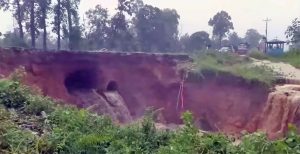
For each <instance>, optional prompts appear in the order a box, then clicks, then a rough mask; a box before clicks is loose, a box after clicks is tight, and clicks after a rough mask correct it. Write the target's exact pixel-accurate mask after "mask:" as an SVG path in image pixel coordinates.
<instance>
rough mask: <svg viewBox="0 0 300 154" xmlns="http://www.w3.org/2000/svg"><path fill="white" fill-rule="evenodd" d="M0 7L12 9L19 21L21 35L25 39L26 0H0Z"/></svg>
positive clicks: (5, 9) (6, 9)
mask: <svg viewBox="0 0 300 154" xmlns="http://www.w3.org/2000/svg"><path fill="white" fill-rule="evenodd" d="M0 9H2V10H4V11H8V10H10V11H12V13H13V17H14V18H15V19H16V21H17V23H18V32H19V37H20V38H21V39H24V31H23V27H24V26H23V23H24V21H25V10H26V8H25V5H24V0H12V1H10V0H0Z"/></svg>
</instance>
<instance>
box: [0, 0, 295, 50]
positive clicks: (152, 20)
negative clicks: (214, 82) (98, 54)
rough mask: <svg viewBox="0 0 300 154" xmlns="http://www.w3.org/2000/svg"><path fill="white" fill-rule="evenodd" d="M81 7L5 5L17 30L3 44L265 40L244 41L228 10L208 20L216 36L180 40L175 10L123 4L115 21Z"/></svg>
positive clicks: (191, 46) (55, 0)
mask: <svg viewBox="0 0 300 154" xmlns="http://www.w3.org/2000/svg"><path fill="white" fill-rule="evenodd" d="M79 5H80V0H0V9H2V10H4V11H10V12H11V13H12V15H13V17H14V20H15V21H17V27H16V28H15V29H14V31H12V32H7V33H6V34H4V38H3V39H2V40H1V43H2V45H4V46H5V45H6V46H19V47H31V48H41V47H42V48H43V49H44V50H47V49H49V48H55V49H57V50H61V49H69V50H100V49H103V48H106V49H109V50H118V51H145V52H176V51H199V50H203V49H206V48H220V47H221V46H225V45H234V46H237V45H238V44H239V43H242V42H247V43H248V44H249V45H250V46H251V47H257V46H258V41H259V40H260V39H261V38H262V37H263V35H261V34H259V33H258V32H257V30H255V29H249V30H248V31H247V33H246V36H245V38H241V37H239V36H238V35H237V33H235V32H233V30H234V25H233V23H232V21H231V20H232V19H231V16H230V15H229V14H228V13H227V12H225V11H220V12H218V13H217V14H216V15H215V16H214V17H212V18H211V19H210V20H209V21H208V25H209V26H211V27H212V28H213V36H212V37H210V35H209V33H207V32H205V31H199V32H195V33H193V34H191V35H189V34H185V35H183V36H179V31H178V26H179V19H180V15H179V14H178V13H177V11H176V10H174V9H160V8H158V7H155V6H152V5H148V4H144V3H143V1H142V0H118V5H117V6H116V13H115V14H113V15H112V16H111V17H110V16H109V11H108V9H106V8H103V7H102V6H101V5H97V6H95V8H93V9H90V10H88V11H87V12H86V13H85V16H84V18H83V19H81V20H80V17H79V13H78V6H79ZM81 21H83V22H81ZM287 35H289V36H290V35H292V34H291V33H288V32H287Z"/></svg>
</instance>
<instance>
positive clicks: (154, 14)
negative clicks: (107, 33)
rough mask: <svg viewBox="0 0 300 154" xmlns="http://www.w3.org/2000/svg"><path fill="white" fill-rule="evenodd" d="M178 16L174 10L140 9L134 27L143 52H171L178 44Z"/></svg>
mask: <svg viewBox="0 0 300 154" xmlns="http://www.w3.org/2000/svg"><path fill="white" fill-rule="evenodd" d="M178 20H179V15H178V14H177V12H176V11H175V10H170V9H165V10H160V9H159V8H157V7H153V6H151V5H145V6H144V7H143V8H141V9H140V10H139V12H138V14H137V17H136V23H135V27H136V30H137V35H138V40H139V43H140V46H141V48H142V50H144V51H153V50H154V51H171V50H174V49H175V45H177V44H178V28H177V27H178V23H179V21H178Z"/></svg>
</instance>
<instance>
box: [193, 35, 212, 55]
mask: <svg viewBox="0 0 300 154" xmlns="http://www.w3.org/2000/svg"><path fill="white" fill-rule="evenodd" d="M210 44H211V41H210V39H209V34H208V33H207V32H205V31H200V32H196V33H194V34H192V35H191V36H190V41H189V46H188V49H189V51H197V50H198V51H200V50H203V49H205V48H206V47H208V46H209V45H210Z"/></svg>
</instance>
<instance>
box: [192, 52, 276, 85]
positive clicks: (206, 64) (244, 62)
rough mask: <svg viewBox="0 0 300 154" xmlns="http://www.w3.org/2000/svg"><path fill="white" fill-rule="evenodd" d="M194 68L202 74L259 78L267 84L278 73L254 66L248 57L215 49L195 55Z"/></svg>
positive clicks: (249, 79) (271, 81) (273, 79)
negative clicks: (227, 74) (208, 72)
mask: <svg viewBox="0 0 300 154" xmlns="http://www.w3.org/2000/svg"><path fill="white" fill-rule="evenodd" d="M192 70H193V72H196V73H200V74H201V73H202V72H204V71H213V72H215V73H222V72H223V73H230V74H232V75H234V76H238V77H242V78H244V79H246V80H248V81H253V80H257V81H260V82H262V83H266V84H267V85H271V84H272V83H273V82H274V81H275V76H276V75H277V74H276V73H275V72H274V71H272V69H270V68H268V67H264V66H254V65H253V64H252V62H251V60H250V59H249V58H247V57H241V56H238V55H236V54H231V53H219V52H214V51H207V52H202V53H201V54H198V55H195V56H194V64H193V66H192Z"/></svg>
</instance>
